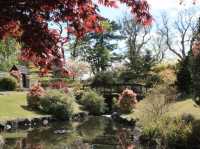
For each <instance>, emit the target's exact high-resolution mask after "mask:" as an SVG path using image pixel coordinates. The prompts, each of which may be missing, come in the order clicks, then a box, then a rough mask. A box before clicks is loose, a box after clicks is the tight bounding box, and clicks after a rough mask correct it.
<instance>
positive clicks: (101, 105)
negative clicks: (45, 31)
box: [80, 90, 106, 115]
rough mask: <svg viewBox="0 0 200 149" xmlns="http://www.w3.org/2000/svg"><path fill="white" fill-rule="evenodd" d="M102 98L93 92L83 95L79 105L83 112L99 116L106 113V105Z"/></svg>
mask: <svg viewBox="0 0 200 149" xmlns="http://www.w3.org/2000/svg"><path fill="white" fill-rule="evenodd" d="M104 101H105V99H104V97H103V96H101V95H99V94H98V93H96V92H95V91H93V90H89V91H87V92H85V93H83V95H82V97H81V99H80V104H82V105H83V108H84V110H86V111H88V112H89V113H90V114H92V115H101V114H102V113H104V112H105V111H106V104H105V102H104Z"/></svg>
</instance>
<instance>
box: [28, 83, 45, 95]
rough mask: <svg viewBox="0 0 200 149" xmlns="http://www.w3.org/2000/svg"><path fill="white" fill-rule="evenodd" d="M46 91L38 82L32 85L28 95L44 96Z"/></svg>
mask: <svg viewBox="0 0 200 149" xmlns="http://www.w3.org/2000/svg"><path fill="white" fill-rule="evenodd" d="M44 93H45V91H44V89H43V88H42V87H41V85H40V84H39V83H38V84H34V85H33V86H32V87H31V89H30V91H29V93H28V95H29V96H34V97H37V96H42V95H44Z"/></svg>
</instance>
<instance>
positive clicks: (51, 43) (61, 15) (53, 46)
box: [0, 0, 152, 72]
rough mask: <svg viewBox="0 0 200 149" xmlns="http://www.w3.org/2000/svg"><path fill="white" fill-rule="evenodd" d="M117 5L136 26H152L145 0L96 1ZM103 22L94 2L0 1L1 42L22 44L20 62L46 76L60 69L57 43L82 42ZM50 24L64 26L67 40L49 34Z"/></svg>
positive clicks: (60, 63) (59, 51) (67, 0)
mask: <svg viewBox="0 0 200 149" xmlns="http://www.w3.org/2000/svg"><path fill="white" fill-rule="evenodd" d="M117 1H119V2H121V3H125V4H127V6H128V7H130V8H131V12H132V13H133V14H134V15H135V18H136V19H137V21H138V22H140V23H143V24H145V25H147V24H149V23H151V21H152V17H151V15H150V14H149V6H148V4H147V1H146V0H99V3H101V4H103V5H105V6H107V7H117V4H116V2H117ZM102 19H103V18H102V17H101V16H100V15H99V13H98V7H97V5H95V4H94V2H93V0H15V1H10V0H7V1H6V0H1V1H0V39H3V38H6V37H8V36H12V37H15V38H16V39H17V40H18V41H20V42H23V48H22V52H21V59H22V60H24V61H32V62H33V63H34V64H35V65H36V66H39V67H40V68H43V70H45V71H44V72H46V70H49V69H51V67H52V65H56V66H58V67H60V68H63V60H62V59H63V57H64V55H63V54H64V53H63V52H62V50H61V49H62V47H60V46H59V45H62V44H59V43H60V42H63V41H65V42H67V40H68V39H69V36H70V35H75V36H77V37H78V38H81V37H83V36H84V34H85V33H87V32H101V31H102V28H101V25H100V20H102ZM49 22H54V23H65V24H67V28H66V30H65V31H66V32H67V33H66V37H62V36H61V35H60V33H59V32H57V31H55V30H50V29H49V27H48V23H49Z"/></svg>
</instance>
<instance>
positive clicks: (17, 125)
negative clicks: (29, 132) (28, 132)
mask: <svg viewBox="0 0 200 149" xmlns="http://www.w3.org/2000/svg"><path fill="white" fill-rule="evenodd" d="M54 120H55V119H54V118H53V117H52V116H42V117H37V118H31V119H30V118H29V119H28V118H24V119H16V120H8V121H2V122H0V132H1V131H10V130H16V129H28V128H34V127H40V126H47V125H48V124H49V123H50V122H52V121H54Z"/></svg>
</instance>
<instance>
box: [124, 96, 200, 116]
mask: <svg viewBox="0 0 200 149" xmlns="http://www.w3.org/2000/svg"><path fill="white" fill-rule="evenodd" d="M145 106H148V102H146V101H145V100H143V101H141V102H139V103H138V105H137V107H136V109H135V110H134V112H133V113H131V114H129V115H124V117H125V118H127V119H133V118H140V117H141V116H143V115H144V112H146V111H145V110H144V109H145ZM166 114H167V115H169V116H172V117H177V116H181V115H183V114H191V115H192V116H194V118H195V119H200V107H199V106H197V105H196V104H195V102H194V101H193V100H192V99H191V98H188V99H185V100H183V101H177V102H174V103H172V104H171V105H170V106H169V111H168V112H167V113H166Z"/></svg>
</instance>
